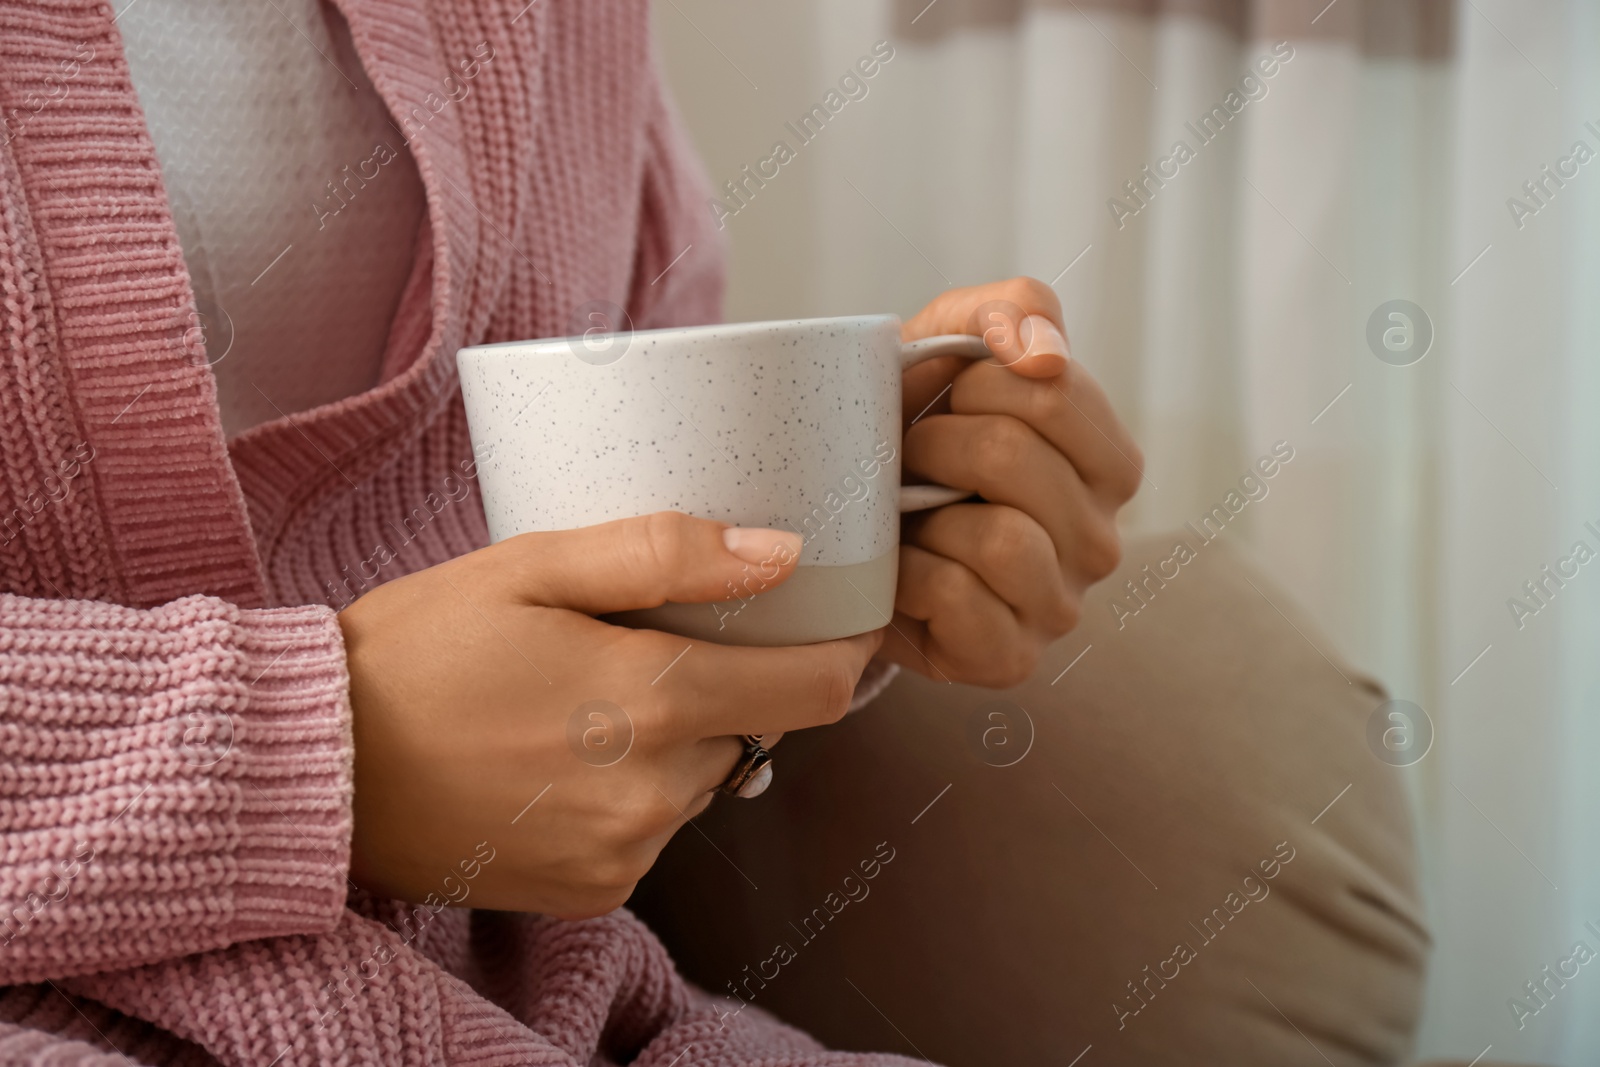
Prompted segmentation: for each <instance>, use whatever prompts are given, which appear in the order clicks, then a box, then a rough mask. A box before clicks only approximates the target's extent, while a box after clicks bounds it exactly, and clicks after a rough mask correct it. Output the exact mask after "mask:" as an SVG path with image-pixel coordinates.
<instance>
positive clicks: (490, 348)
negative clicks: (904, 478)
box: [456, 312, 900, 360]
mask: <svg viewBox="0 0 1600 1067" xmlns="http://www.w3.org/2000/svg"><path fill="white" fill-rule="evenodd" d="M891 322H892V323H895V324H896V325H897V326H898V324H899V322H900V316H898V315H895V314H893V313H891V312H879V313H875V314H870V315H834V316H827V317H823V318H815V319H756V320H754V321H752V322H720V323H702V324H700V325H696V326H660V327H656V328H655V329H651V330H629V331H627V332H626V333H625V334H607V335H606V336H610V337H619V336H627V337H632V338H639V337H659V336H661V335H663V334H679V335H684V336H688V337H693V336H694V335H695V334H699V333H711V332H713V331H717V332H721V333H725V334H726V333H731V334H733V336H735V337H737V336H739V335H740V334H742V333H754V332H756V330H757V329H758V328H762V329H771V328H772V327H774V326H788V327H794V326H813V327H816V326H839V327H856V328H860V327H865V326H869V325H871V326H877V325H884V324H887V323H891ZM897 332H898V330H897ZM574 343H578V344H581V343H583V337H582V336H581V335H573V336H567V337H538V338H534V339H531V340H527V341H495V342H493V343H491V344H485V345H464V346H463V347H461V348H458V349H456V358H457V359H458V360H459V359H460V358H462V357H463V356H466V355H468V354H471V355H483V356H492V355H510V354H512V353H511V352H510V351H509V350H511V349H516V350H519V353H520V354H525V355H535V356H539V355H547V354H549V352H547V351H546V350H547V349H548V350H552V351H559V353H560V354H567V353H570V352H571V346H572V345H573V344H574Z"/></svg>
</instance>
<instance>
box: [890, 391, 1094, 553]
mask: <svg viewBox="0 0 1600 1067" xmlns="http://www.w3.org/2000/svg"><path fill="white" fill-rule="evenodd" d="M905 467H906V470H907V471H908V472H910V475H911V476H913V477H918V478H927V479H930V480H932V481H935V482H938V483H940V484H941V485H949V486H954V487H955V488H957V489H967V490H971V491H973V492H976V493H978V494H979V495H980V496H982V497H983V498H984V499H985V500H987V501H989V502H991V503H995V504H1006V505H1009V506H1011V507H1014V508H1016V509H1018V510H1019V511H1022V512H1024V513H1025V514H1027V515H1029V516H1031V517H1032V518H1033V519H1034V521H1036V522H1038V523H1039V525H1041V526H1043V527H1044V529H1045V532H1047V533H1048V534H1049V535H1050V540H1051V542H1052V543H1053V544H1054V545H1055V547H1056V558H1057V560H1058V561H1059V563H1060V564H1061V565H1062V566H1065V567H1070V568H1072V569H1073V570H1074V571H1076V572H1078V573H1081V574H1083V575H1085V576H1087V577H1090V578H1093V579H1098V578H1101V577H1103V576H1104V575H1106V574H1109V573H1110V572H1111V571H1112V570H1114V569H1115V568H1116V565H1117V563H1119V562H1121V558H1122V546H1121V542H1120V540H1119V539H1118V537H1117V531H1116V527H1115V523H1114V522H1113V520H1112V518H1111V516H1110V514H1109V513H1108V509H1106V508H1105V507H1104V506H1102V504H1101V503H1100V502H1099V501H1097V500H1096V499H1095V498H1094V497H1093V495H1092V494H1091V493H1090V492H1089V490H1088V489H1087V488H1086V487H1085V486H1084V484H1083V481H1082V479H1080V478H1079V477H1078V472H1077V471H1076V470H1075V469H1073V466H1072V464H1071V463H1069V462H1068V461H1067V458H1066V457H1065V456H1063V455H1062V454H1061V453H1060V452H1058V451H1057V450H1056V449H1055V447H1054V446H1052V445H1051V444H1050V443H1049V442H1048V441H1046V440H1045V439H1044V438H1043V437H1041V436H1040V435H1039V434H1038V432H1037V431H1035V430H1034V429H1033V428H1032V427H1030V426H1028V425H1027V424H1026V423H1024V422H1022V421H1021V420H1020V419H1017V418H1014V417H1012V416H1010V415H939V416H934V417H929V418H926V419H923V420H922V421H921V422H919V423H917V424H916V425H915V426H913V427H912V428H911V429H910V430H908V431H907V432H906V436H905Z"/></svg>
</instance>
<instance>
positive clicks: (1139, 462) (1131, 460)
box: [1116, 441, 1145, 501]
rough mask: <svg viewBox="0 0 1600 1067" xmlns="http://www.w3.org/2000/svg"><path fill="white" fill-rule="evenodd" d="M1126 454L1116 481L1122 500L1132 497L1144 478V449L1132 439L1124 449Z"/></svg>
mask: <svg viewBox="0 0 1600 1067" xmlns="http://www.w3.org/2000/svg"><path fill="white" fill-rule="evenodd" d="M1124 451H1126V452H1127V454H1128V462H1127V463H1125V464H1124V465H1123V471H1122V477H1121V479H1120V480H1119V482H1118V483H1117V487H1116V489H1117V493H1118V495H1119V496H1120V497H1121V499H1122V500H1123V501H1128V500H1132V499H1133V495H1134V494H1135V493H1137V492H1138V491H1139V483H1140V482H1142V481H1143V480H1144V465H1145V459H1144V449H1142V448H1140V447H1139V446H1138V445H1137V444H1135V443H1134V442H1132V441H1129V442H1128V447H1127V448H1126V449H1125V450H1124Z"/></svg>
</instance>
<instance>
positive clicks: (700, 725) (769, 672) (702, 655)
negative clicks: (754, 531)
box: [658, 630, 883, 738]
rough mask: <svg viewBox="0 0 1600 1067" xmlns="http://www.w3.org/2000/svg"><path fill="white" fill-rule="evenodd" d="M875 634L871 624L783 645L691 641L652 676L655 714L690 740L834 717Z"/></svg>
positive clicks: (877, 638) (873, 648) (878, 636)
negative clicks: (658, 709)
mask: <svg viewBox="0 0 1600 1067" xmlns="http://www.w3.org/2000/svg"><path fill="white" fill-rule="evenodd" d="M882 640H883V635H882V633H881V632H880V631H877V630H874V631H872V632H870V633H865V634H857V635H856V636H854V637H846V638H843V639H842V640H838V641H823V642H820V643H818V644H814V645H795V646H790V647H786V648H736V647H732V646H728V645H714V644H711V643H709V642H706V641H695V642H692V643H691V647H690V649H689V651H688V653H687V654H686V655H684V657H683V659H682V660H681V661H680V662H679V663H678V665H677V666H676V667H674V668H673V669H672V672H671V673H670V674H668V675H667V676H666V677H665V678H664V679H662V680H661V682H660V686H659V687H664V688H665V692H664V693H663V696H662V699H663V700H664V701H665V702H666V704H667V709H666V711H665V712H664V713H663V715H662V719H663V721H664V722H665V724H666V726H667V729H669V730H671V731H673V732H674V734H675V736H679V737H693V738H709V737H718V736H723V735H729V734H732V735H736V736H737V735H743V734H755V735H757V736H760V735H763V734H777V733H785V732H787V731H789V730H804V729H807V728H808V727H812V726H824V725H827V724H828V723H834V722H838V721H839V720H840V719H841V718H843V717H844V713H845V712H846V711H848V710H849V708H850V700H851V698H852V697H853V696H854V694H855V688H856V682H858V681H859V680H860V678H861V672H862V671H863V670H865V669H866V666H867V661H868V660H870V659H871V658H872V656H873V654H874V653H875V652H877V650H878V646H879V645H880V644H881V643H882ZM659 687H658V688H659ZM752 694H759V699H751V696H752Z"/></svg>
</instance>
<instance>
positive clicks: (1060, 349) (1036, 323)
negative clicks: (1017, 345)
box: [1022, 315, 1072, 357]
mask: <svg viewBox="0 0 1600 1067" xmlns="http://www.w3.org/2000/svg"><path fill="white" fill-rule="evenodd" d="M1022 325H1023V327H1024V329H1023V333H1024V334H1025V335H1026V337H1025V338H1024V340H1025V341H1026V342H1027V347H1026V348H1024V349H1023V354H1024V355H1029V356H1038V355H1052V356H1062V357H1070V356H1071V355H1072V346H1071V345H1069V344H1067V338H1066V336H1065V335H1064V334H1063V333H1062V332H1061V331H1060V330H1059V329H1057V328H1056V324H1055V323H1053V322H1051V321H1050V320H1049V319H1047V318H1045V317H1044V316H1043V315H1029V316H1028V317H1027V318H1026V319H1023V320H1022Z"/></svg>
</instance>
